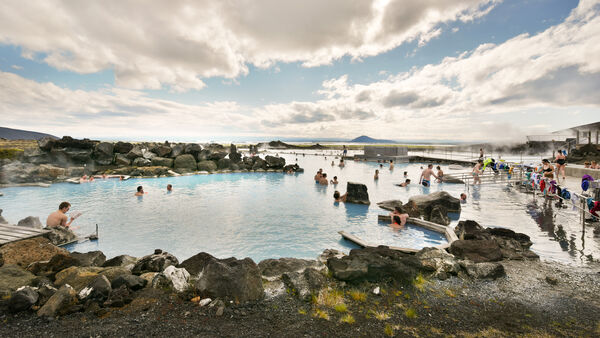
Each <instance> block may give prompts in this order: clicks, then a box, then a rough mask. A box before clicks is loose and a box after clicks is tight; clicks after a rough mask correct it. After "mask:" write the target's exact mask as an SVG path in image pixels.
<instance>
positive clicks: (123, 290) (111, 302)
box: [104, 285, 133, 307]
mask: <svg viewBox="0 0 600 338" xmlns="http://www.w3.org/2000/svg"><path fill="white" fill-rule="evenodd" d="M131 301H133V297H132V296H131V292H129V289H127V286H125V285H121V286H120V287H119V288H118V289H113V291H112V292H111V294H110V296H109V297H108V299H107V300H106V301H105V302H104V306H107V307H122V306H125V305H127V304H129V303H131Z"/></svg>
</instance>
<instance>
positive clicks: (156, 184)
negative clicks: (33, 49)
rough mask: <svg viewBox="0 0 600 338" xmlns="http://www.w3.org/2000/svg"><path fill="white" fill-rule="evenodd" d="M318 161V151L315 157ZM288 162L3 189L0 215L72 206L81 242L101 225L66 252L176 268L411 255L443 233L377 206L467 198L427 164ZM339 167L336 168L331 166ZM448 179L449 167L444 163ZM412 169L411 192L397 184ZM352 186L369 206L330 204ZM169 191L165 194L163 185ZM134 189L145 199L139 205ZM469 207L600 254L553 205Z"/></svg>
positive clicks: (483, 217)
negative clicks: (187, 262)
mask: <svg viewBox="0 0 600 338" xmlns="http://www.w3.org/2000/svg"><path fill="white" fill-rule="evenodd" d="M312 152H313V153H314V151H312ZM282 156H283V157H285V158H286V161H287V163H295V162H296V159H297V163H298V164H299V165H300V166H301V167H303V168H304V169H305V172H304V173H297V174H293V175H289V174H283V173H228V174H211V175H193V176H181V177H164V178H153V179H131V180H128V181H118V180H115V179H108V180H97V181H95V182H92V183H85V184H80V185H77V184H69V183H60V184H54V185H52V186H51V187H49V188H40V187H13V188H5V189H2V192H3V193H4V196H3V197H0V208H1V209H3V210H4V212H3V216H4V217H5V218H6V219H7V220H9V221H10V222H11V223H16V222H17V221H18V220H20V219H22V218H24V217H26V216H30V215H33V216H38V217H40V220H42V222H45V219H46V217H47V215H48V214H49V213H50V212H52V211H54V210H56V208H57V206H58V204H59V203H60V202H61V201H63V200H66V201H69V202H70V203H71V204H72V207H71V212H75V211H78V212H82V213H83V215H82V216H81V217H80V218H79V219H77V220H76V221H75V222H74V224H73V225H74V226H78V227H79V228H78V229H77V230H76V233H78V234H79V235H81V236H85V235H88V234H91V233H93V232H94V230H95V225H96V224H98V226H99V237H100V238H99V240H98V241H95V242H89V241H88V242H84V243H79V244H76V245H72V246H70V247H69V249H70V250H76V251H90V250H102V251H103V252H104V253H105V255H106V256H107V257H112V256H115V255H119V254H129V255H133V256H142V255H146V254H149V253H151V252H153V250H154V249H156V248H161V249H163V250H165V251H168V252H171V253H173V254H174V255H176V256H177V257H178V258H179V259H180V260H182V259H185V258H188V257H190V256H192V255H194V254H196V253H198V252H201V251H205V252H208V253H211V254H212V255H214V256H217V257H221V258H224V257H230V256H236V257H238V258H241V257H251V258H252V259H254V260H255V261H260V260H262V259H265V258H278V257H298V258H314V257H316V256H317V255H318V254H320V253H321V252H322V251H323V250H324V249H327V248H333V249H339V250H342V251H345V252H347V251H349V250H350V249H351V248H354V247H355V246H354V245H353V244H351V243H350V242H348V241H346V240H343V239H342V238H341V236H340V235H339V234H338V231H341V230H343V231H346V232H348V233H351V234H354V235H356V236H358V237H360V238H362V239H364V240H366V241H367V242H369V243H377V244H384V245H393V246H401V247H410V248H421V247H425V246H436V245H439V244H442V243H445V241H446V240H445V238H444V237H443V236H442V235H441V234H438V233H435V232H432V231H429V230H425V229H422V228H418V227H413V226H409V227H407V229H405V230H401V231H398V230H394V229H392V228H390V227H388V226H387V224H384V223H379V222H378V221H377V215H378V214H386V213H387V211H385V210H383V209H380V208H379V207H377V205H376V202H380V201H383V200H387V199H400V200H402V201H404V202H406V201H408V198H409V197H410V196H413V195H419V194H424V193H430V192H435V191H439V190H445V191H448V192H449V193H450V194H452V195H454V196H457V197H458V195H460V193H462V192H467V191H466V189H465V185H463V184H433V186H432V187H430V188H424V187H422V186H419V185H417V184H416V182H418V179H419V175H420V172H421V169H420V167H421V166H423V165H424V164H420V163H406V164H396V166H395V169H394V170H393V171H390V170H389V169H388V167H387V165H386V166H384V167H383V168H381V169H380V171H381V173H380V178H379V180H377V181H376V180H374V179H373V175H374V172H375V170H376V169H379V165H378V164H377V163H373V162H353V161H346V162H347V163H346V166H345V167H343V168H340V167H339V166H338V163H339V160H338V159H334V158H333V157H332V156H331V155H327V156H322V155H318V156H315V155H304V156H303V155H301V154H299V155H294V154H282ZM332 161H334V163H333V164H334V165H333V166H332V165H331V162H332ZM319 168H323V170H324V172H326V173H327V174H328V177H329V178H333V176H337V177H338V180H339V181H340V183H339V184H338V185H337V187H336V186H332V185H329V186H319V185H317V184H315V182H314V181H313V177H314V175H315V173H316V171H317V170H318V169H319ZM442 168H443V169H444V170H445V172H447V173H449V172H452V170H449V169H448V166H447V165H445V166H444V165H442ZM404 171H408V176H409V178H411V179H412V181H413V184H412V185H410V186H409V187H407V188H400V187H397V186H395V185H394V184H395V183H400V182H403V181H404V176H403V172H404ZM348 181H353V182H361V183H365V184H366V185H367V187H368V192H369V196H370V200H371V203H372V204H371V205H370V206H364V205H355V204H346V203H334V200H333V197H332V196H333V192H334V191H335V190H339V191H341V192H342V193H344V192H345V190H346V183H347V182H348ZM167 184H172V185H173V192H172V193H167V191H166V185H167ZM138 185H143V186H144V189H145V190H146V191H147V192H148V194H147V195H145V196H143V197H135V196H134V192H135V189H136V187H137V186H138ZM468 195H469V196H468V203H467V204H465V205H463V210H462V212H461V214H460V215H454V217H453V218H454V220H453V223H452V224H451V226H455V224H456V223H457V221H458V220H459V219H473V220H476V221H478V222H479V223H480V224H482V225H484V226H503V227H507V228H510V229H513V230H515V231H517V232H523V233H526V234H528V235H529V236H531V238H532V241H533V242H534V245H533V247H532V250H533V251H535V252H536V253H538V254H539V255H540V256H541V257H542V259H545V260H558V261H563V262H568V263H575V264H580V263H583V262H585V261H586V258H585V255H588V254H593V255H594V257H596V256H597V255H598V253H599V252H600V251H599V246H598V239H596V238H593V235H592V233H591V229H590V231H583V229H582V226H581V224H580V223H578V218H577V213H576V212H574V211H572V210H570V209H560V210H555V207H554V206H553V205H552V204H548V203H545V202H544V201H543V200H542V199H540V198H539V196H538V197H537V199H534V197H533V196H531V195H526V194H523V193H521V192H519V191H517V190H516V189H514V188H507V187H506V186H505V185H494V186H481V187H471V188H470V189H469V191H468Z"/></svg>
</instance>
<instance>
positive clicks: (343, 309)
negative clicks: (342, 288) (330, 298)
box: [334, 303, 348, 313]
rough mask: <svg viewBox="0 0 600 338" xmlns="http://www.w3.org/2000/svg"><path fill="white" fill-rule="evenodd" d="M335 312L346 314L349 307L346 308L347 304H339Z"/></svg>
mask: <svg viewBox="0 0 600 338" xmlns="http://www.w3.org/2000/svg"><path fill="white" fill-rule="evenodd" d="M334 309H335V312H339V313H345V312H348V307H347V306H346V304H344V303H341V304H337V305H336V306H335V307H334Z"/></svg>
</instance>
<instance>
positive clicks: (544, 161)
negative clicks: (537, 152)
mask: <svg viewBox="0 0 600 338" xmlns="http://www.w3.org/2000/svg"><path fill="white" fill-rule="evenodd" d="M542 162H543V163H550V161H548V160H547V159H543V160H542Z"/></svg>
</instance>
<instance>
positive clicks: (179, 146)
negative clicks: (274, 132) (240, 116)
mask: <svg viewBox="0 0 600 338" xmlns="http://www.w3.org/2000/svg"><path fill="white" fill-rule="evenodd" d="M249 151H250V154H251V156H244V155H243V154H242V153H241V152H239V151H238V149H237V147H236V146H235V145H234V144H231V145H230V147H229V148H225V147H224V146H223V145H221V144H216V143H211V144H203V145H201V144H197V143H169V142H164V143H155V142H144V143H135V144H134V143H129V142H120V141H119V142H114V143H113V142H100V141H92V140H89V139H82V140H79V139H73V138H71V137H69V136H64V137H63V138H62V139H58V140H57V139H51V138H44V139H41V140H40V141H38V146H37V147H35V148H32V149H26V150H24V151H21V152H18V153H16V154H14V156H12V157H11V158H5V159H2V160H0V161H1V162H0V164H1V167H0V184H3V185H15V184H27V183H36V182H37V183H40V182H41V183H55V182H64V181H66V180H68V179H69V178H73V177H82V176H83V175H88V176H90V175H102V174H105V175H126V176H134V177H160V176H178V175H182V174H197V173H216V172H219V173H228V172H303V169H302V168H300V167H299V166H298V165H297V164H287V165H286V163H285V159H284V158H280V157H277V156H270V155H267V156H265V157H264V158H261V157H259V156H255V155H256V154H257V153H258V147H257V146H250V149H249Z"/></svg>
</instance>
